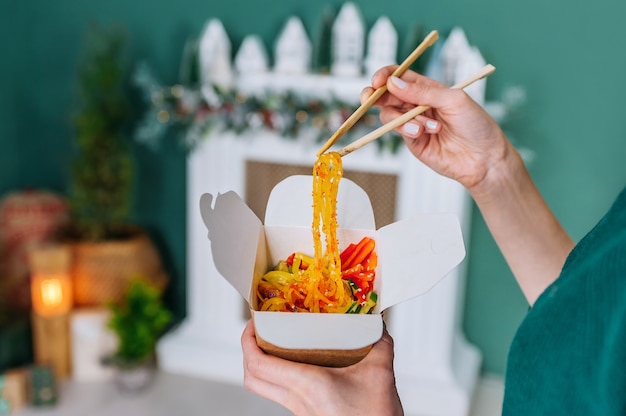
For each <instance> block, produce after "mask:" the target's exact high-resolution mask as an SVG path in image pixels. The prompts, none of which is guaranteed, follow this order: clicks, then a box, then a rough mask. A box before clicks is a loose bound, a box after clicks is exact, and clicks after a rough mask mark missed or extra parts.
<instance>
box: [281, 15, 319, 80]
mask: <svg viewBox="0 0 626 416" xmlns="http://www.w3.org/2000/svg"><path fill="white" fill-rule="evenodd" d="M311 51H312V47H311V41H310V40H309V37H308V36H307V34H306V30H305V29H304V25H303V24H302V21H301V20H300V18H298V17H295V16H292V17H290V18H289V20H287V24H286V25H285V27H284V29H283V31H282V32H281V34H280V36H279V37H278V40H277V41H276V64H275V65H274V71H276V72H280V73H288V74H306V73H307V72H309V68H310V66H311Z"/></svg>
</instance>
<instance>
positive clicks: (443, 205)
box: [158, 77, 481, 416]
mask: <svg viewBox="0 0 626 416" xmlns="http://www.w3.org/2000/svg"><path fill="white" fill-rule="evenodd" d="M271 80H272V78H271V77H270V78H267V79H260V78H258V79H256V80H255V79H247V80H245V79H242V80H240V85H241V88H242V89H245V88H252V90H253V89H254V86H255V85H256V86H258V85H265V86H268V85H270V84H271V83H270V81H271ZM281 82H282V83H283V85H282V87H283V88H294V86H296V85H299V86H300V87H302V88H309V91H316V92H318V93H320V92H321V93H324V91H328V90H329V89H330V90H333V89H335V88H338V87H337V85H336V80H335V81H333V82H329V81H328V80H326V83H323V82H321V80H320V79H317V78H315V77H309V78H307V77H304V78H300V79H295V78H289V77H283V78H282V81H281ZM365 84H366V82H364V80H360V79H358V80H352V81H351V82H343V83H342V84H341V85H342V88H343V90H342V91H343V92H342V94H343V95H344V96H346V97H358V96H359V93H360V90H361V86H362V85H365ZM306 85H308V87H306ZM315 85H316V86H317V88H314V87H313V86H315ZM273 86H274V87H276V88H281V85H278V86H277V85H275V84H274V85H273ZM244 87H245V88H244ZM319 146H320V144H319V143H312V142H311V141H310V140H306V139H299V140H292V139H285V138H281V137H278V136H277V135H275V134H274V133H270V132H261V133H255V134H254V135H252V134H245V135H243V136H237V135H235V134H234V133H232V134H231V133H224V134H218V135H214V136H212V137H209V138H207V139H206V140H205V141H203V142H202V143H200V145H199V146H198V147H197V148H196V149H194V151H193V152H192V153H191V155H190V156H189V160H188V163H187V305H188V311H187V317H186V319H185V320H184V322H183V323H182V324H181V325H180V326H179V327H178V328H176V329H175V330H173V331H171V332H170V333H168V334H167V335H166V336H165V337H164V338H162V340H161V342H160V343H159V345H158V353H159V360H160V365H161V366H162V368H163V369H164V370H166V371H168V372H173V373H180V374H187V375H193V376H199V377H202V378H206V379H211V380H216V381H221V382H227V383H232V384H237V385H241V384H242V381H243V368H242V354H241V347H240V337H241V333H242V331H243V329H244V326H245V324H246V318H245V315H244V313H243V310H244V306H243V302H242V299H241V297H240V296H239V294H238V293H237V292H236V291H235V290H234V289H233V288H232V287H231V286H230V285H229V284H228V283H227V282H226V281H225V280H224V279H223V278H222V277H221V276H220V275H219V273H218V272H217V270H216V269H215V266H214V264H213V259H212V254H211V247H210V241H209V240H208V238H207V230H206V228H205V226H204V224H203V222H202V220H201V218H200V210H199V201H200V196H201V195H202V194H203V193H207V192H208V193H211V194H213V195H216V194H217V193H225V192H227V191H231V190H232V191H235V192H237V193H238V194H239V195H240V196H242V197H243V195H244V194H245V193H244V191H245V178H246V172H245V169H246V162H247V161H260V162H269V163H278V164H293V165H298V166H310V167H312V166H313V162H314V160H315V154H316V152H317V150H318V148H319ZM343 164H344V169H345V170H356V171H364V172H372V173H386V174H392V175H396V177H397V189H396V199H397V200H396V204H395V206H396V212H395V217H396V218H395V219H396V220H400V219H405V218H408V217H410V216H412V215H414V214H415V213H418V212H421V213H439V212H448V213H450V212H451V213H455V214H456V215H457V216H458V217H459V220H460V223H461V227H462V231H463V235H464V240H465V242H466V243H467V242H468V241H469V233H470V215H471V204H470V199H469V196H468V194H467V193H466V191H465V190H464V189H463V188H462V187H461V186H460V185H459V184H458V183H456V182H454V181H451V180H449V179H447V178H444V177H442V176H440V175H438V174H435V173H434V172H433V171H431V170H430V169H428V168H427V167H425V166H424V165H423V164H421V163H420V162H419V161H417V159H415V158H414V157H413V156H412V155H411V154H410V153H409V151H408V150H407V149H406V148H405V147H404V146H401V148H400V150H399V151H398V152H397V153H396V154H391V153H379V151H378V148H377V146H375V145H370V146H365V147H364V148H363V149H360V150H359V151H357V152H354V153H352V154H350V155H348V156H346V157H344V161H343ZM370 197H371V195H370ZM465 264H466V262H463V263H461V265H460V266H458V267H457V268H456V269H454V270H453V271H452V272H450V273H449V274H448V275H447V276H446V277H445V278H444V279H443V280H442V281H441V282H440V283H439V284H438V285H437V286H435V287H434V288H433V289H432V290H430V291H429V292H428V293H426V294H425V295H423V296H421V297H418V298H416V299H414V300H411V301H408V302H404V303H402V304H400V305H396V306H394V307H392V308H391V309H390V310H389V311H387V312H386V313H385V321H386V322H387V328H388V330H389V332H390V334H391V335H392V336H393V338H394V341H395V348H396V354H395V362H394V366H395V369H396V379H397V385H398V389H399V393H400V397H401V399H402V402H403V405H404V408H405V412H406V414H407V415H412V414H420V415H422V414H428V415H446V416H454V415H467V414H469V411H470V408H471V398H472V394H473V391H474V388H475V385H476V382H477V378H478V374H479V367H480V361H481V356H480V353H479V352H478V350H477V349H476V348H475V347H474V346H472V345H471V344H469V343H468V342H467V341H466V340H465V337H464V335H463V333H462V330H461V323H462V316H461V313H462V310H463V299H464V292H465V287H464V286H465V274H466V267H465Z"/></svg>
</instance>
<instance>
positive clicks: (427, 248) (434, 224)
mask: <svg viewBox="0 0 626 416" xmlns="http://www.w3.org/2000/svg"><path fill="white" fill-rule="evenodd" d="M312 180H313V179H312V177H311V176H304V175H296V176H291V177H288V178H287V179H285V180H283V181H282V182H280V183H278V184H277V185H276V186H275V187H274V189H273V190H272V192H271V194H270V197H269V200H268V203H267V208H266V214H265V222H264V223H261V221H260V220H259V218H258V217H257V216H256V215H255V214H254V213H253V212H252V210H251V209H250V208H249V207H248V206H247V205H246V204H245V203H244V202H243V200H242V199H241V198H240V197H239V196H238V195H237V194H236V193H235V192H233V191H230V192H226V193H224V194H218V195H217V197H216V198H215V200H214V197H213V195H211V194H204V195H202V197H201V199H200V212H201V215H202V219H203V221H204V223H205V225H206V227H207V229H208V231H209V233H208V237H209V240H210V241H211V251H212V254H213V261H214V263H215V266H216V268H217V270H218V271H219V273H220V274H221V275H222V276H223V277H224V278H225V279H226V280H227V281H228V282H229V283H230V284H231V285H232V286H233V287H234V288H235V289H236V290H237V291H238V292H239V293H240V294H241V296H243V297H244V299H246V300H247V301H248V304H249V305H250V309H251V310H252V314H253V319H254V326H255V331H256V336H257V342H258V344H259V346H260V347H261V348H262V349H263V350H265V351H266V352H267V353H270V354H273V355H277V356H280V357H283V358H287V359H290V360H294V361H299V362H307V363H312V364H318V365H325V366H333V367H339V366H346V365H351V364H354V363H356V362H358V361H359V360H360V359H362V358H363V357H364V356H365V355H366V354H367V352H368V351H369V349H370V348H371V346H372V345H373V344H374V343H375V342H376V341H378V340H379V339H380V337H381V336H382V331H383V320H382V316H381V312H382V311H384V310H385V309H387V308H389V307H390V306H393V305H395V304H397V303H400V302H403V301H406V300H408V299H411V298H414V297H416V296H419V295H422V294H424V293H425V292H427V291H428V290H429V289H431V288H432V287H433V286H434V285H435V284H436V283H437V282H438V281H439V280H441V279H442V278H443V277H444V276H445V275H446V274H447V273H448V272H449V271H451V270H452V269H453V268H454V267H456V266H457V265H458V264H459V263H460V262H461V260H463V258H464V256H465V247H464V244H463V237H462V235H461V227H460V224H459V221H458V218H457V217H456V216H455V215H453V214H418V215H415V216H414V217H412V218H409V219H406V220H402V221H398V222H395V223H393V224H389V225H387V226H385V227H382V228H380V229H378V230H376V228H375V222H374V213H373V210H372V206H371V203H370V200H369V197H368V196H367V194H366V193H365V191H364V190H363V189H361V188H360V187H359V186H358V185H357V184H355V183H354V182H352V181H350V180H349V179H346V178H342V179H341V182H340V184H339V191H338V196H337V221H338V225H339V229H338V230H337V238H338V240H339V245H340V247H339V248H340V250H343V249H344V248H345V247H346V246H348V245H349V244H350V243H358V242H359V240H360V239H361V238H362V237H363V236H369V237H373V238H374V239H375V240H376V251H377V253H378V268H377V270H376V280H375V286H374V290H375V291H376V292H377V293H378V304H377V305H376V307H375V309H374V311H373V313H372V314H369V315H361V314H324V313H288V312H261V311H256V310H255V309H256V307H257V301H256V296H255V289H256V284H257V282H258V280H259V279H260V278H261V277H262V276H263V275H264V274H265V273H266V272H267V271H269V270H271V269H272V268H273V267H274V266H275V265H276V263H278V261H279V260H284V259H286V258H287V257H288V256H289V255H290V254H291V253H293V252H294V251H300V252H303V253H305V254H309V255H312V254H313V237H312V233H311V223H312V218H313V210H312V196H311V192H312V183H313V182H312Z"/></svg>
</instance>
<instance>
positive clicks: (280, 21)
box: [0, 0, 626, 376]
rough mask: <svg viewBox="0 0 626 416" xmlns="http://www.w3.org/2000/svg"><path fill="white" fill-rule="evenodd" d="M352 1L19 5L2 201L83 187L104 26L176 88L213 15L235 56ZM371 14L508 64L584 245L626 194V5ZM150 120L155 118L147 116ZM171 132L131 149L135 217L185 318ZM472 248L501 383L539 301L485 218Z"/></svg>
mask: <svg viewBox="0 0 626 416" xmlns="http://www.w3.org/2000/svg"><path fill="white" fill-rule="evenodd" d="M341 4H342V3H341V2H336V1H325V2H310V1H308V2H304V1H293V0H271V1H268V2H263V3H259V2H258V1H253V0H233V1H228V2H216V1H197V0H178V1H176V2H170V1H162V0H152V1H149V2H148V1H135V2H128V1H122V0H109V1H106V2H95V1H88V2H85V1H74V0H60V1H55V2H50V1H42V0H28V1H22V2H4V3H3V11H2V14H1V16H0V39H2V40H3V42H2V43H3V45H2V48H1V51H2V52H1V53H2V65H0V91H2V96H1V98H0V197H2V196H4V195H8V194H9V193H11V192H15V191H22V190H26V189H44V190H49V191H52V192H55V193H57V194H60V195H66V194H67V193H68V192H69V184H70V176H71V175H70V165H71V163H72V159H73V157H74V155H75V154H76V148H75V143H74V136H75V134H76V133H75V131H74V127H73V124H72V115H73V112H74V111H75V110H76V108H77V106H78V103H77V100H78V98H77V87H76V84H77V81H76V77H77V63H78V61H79V58H80V56H81V53H82V52H83V50H84V48H85V34H86V33H87V31H88V28H89V26H90V25H92V24H93V23H98V24H100V25H102V26H107V25H111V24H118V25H121V26H123V27H125V29H126V32H127V33H128V35H129V36H128V44H129V56H130V58H131V61H133V62H140V61H144V62H148V63H149V65H150V67H151V69H152V70H153V71H154V73H155V74H157V76H158V78H159V79H160V80H161V81H162V82H163V83H165V84H175V83H176V82H178V81H179V74H180V65H181V59H182V58H183V51H184V47H185V44H186V42H187V40H188V39H190V38H194V37H198V35H199V33H200V32H201V30H202V28H203V27H204V25H205V23H206V22H207V20H208V19H209V18H217V19H220V20H221V21H222V23H223V25H224V27H225V28H226V31H227V32H228V35H229V37H230V40H231V42H232V47H233V51H236V50H237V48H238V47H239V45H240V44H241V42H242V40H243V38H244V37H245V36H247V35H249V34H257V35H259V36H260V37H261V39H262V40H263V41H264V43H265V45H266V47H267V48H268V49H272V48H273V43H274V40H275V38H276V36H277V34H278V33H279V31H280V30H281V29H282V27H283V25H284V22H285V20H286V19H287V18H288V17H289V16H291V15H296V16H299V17H300V18H301V19H302V22H303V24H304V26H305V28H306V30H307V31H308V32H309V33H311V34H314V33H317V31H319V28H320V25H322V24H323V22H322V19H323V16H324V14H325V13H326V12H327V11H328V10H329V9H330V10H333V11H335V12H336V10H337V9H338V8H339V7H340V6H341ZM358 6H359V8H360V10H361V12H362V14H363V18H364V19H365V22H366V24H367V25H371V24H372V23H373V22H374V21H375V20H376V19H377V18H378V17H379V16H381V15H385V16H387V17H389V19H390V20H391V21H392V22H393V24H394V26H395V28H396V29H397V31H398V43H399V51H400V54H402V56H399V59H403V57H404V55H405V54H406V52H405V51H407V50H410V49H407V47H406V46H405V45H406V44H408V43H409V39H410V38H411V37H412V36H414V33H415V30H416V29H420V30H422V31H423V32H422V33H426V32H427V31H430V30H432V29H436V30H438V31H439V32H440V33H442V34H444V35H445V34H447V33H449V31H450V30H451V29H452V28H453V27H461V28H462V29H463V30H464V31H465V34H466V36H467V38H468V40H469V42H470V43H471V44H472V45H475V46H476V47H478V48H479V49H480V51H481V53H482V55H483V56H484V58H485V60H486V61H487V62H489V63H492V64H493V65H495V66H496V67H497V71H496V73H495V74H494V75H492V76H491V77H490V78H489V80H488V83H487V92H486V98H487V100H500V99H501V98H502V95H503V94H504V93H505V92H506V91H507V89H508V88H510V87H515V86H517V87H521V88H522V89H523V90H524V91H525V96H526V100H525V102H524V105H523V106H521V108H520V109H519V111H518V112H517V113H516V115H515V117H514V118H511V119H510V120H508V122H507V125H506V131H507V133H508V134H509V135H510V137H511V139H512V140H513V141H514V142H515V143H516V144H517V145H518V146H520V147H521V148H524V149H528V150H530V151H531V152H532V154H533V156H534V157H533V158H532V160H531V161H530V162H529V169H530V172H531V174H532V176H533V178H534V179H535V181H536V183H537V185H538V187H539V189H540V190H541V192H542V193H543V194H544V196H545V198H546V199H547V202H548V204H549V205H550V206H551V207H552V209H553V210H554V212H555V213H556V215H557V216H558V218H560V219H561V221H562V223H563V224H564V226H565V228H566V229H567V230H568V231H569V232H570V234H571V235H572V237H573V238H574V239H575V240H579V239H580V238H581V237H582V236H583V235H584V234H585V233H586V232H587V231H588V230H589V229H590V228H591V227H592V226H593V225H594V224H595V222H596V221H598V220H599V218H600V217H601V216H602V215H603V213H604V212H605V211H606V210H607V209H608V208H609V206H610V204H611V202H612V201H613V199H614V198H615V196H616V195H617V193H618V192H619V191H620V190H621V189H622V187H623V186H624V184H625V183H626V167H625V166H624V158H625V156H626V140H625V136H624V131H623V130H624V129H623V121H624V112H625V111H626V106H624V104H623V101H624V97H625V96H626V82H624V78H623V74H624V73H626V55H625V54H624V53H623V52H621V51H623V44H624V41H626V34H625V33H624V30H623V24H622V23H623V19H624V17H625V16H626V3H624V2H621V1H618V0H598V1H595V2H583V1H571V0H568V1H566V0H553V1H551V2H545V1H541V0H527V1H524V2H502V1H496V0H476V1H473V2H467V1H460V0H440V1H437V2H426V1H408V0H397V1H392V2H380V1H374V0H362V1H360V2H358ZM138 103H139V101H138ZM138 105H139V104H138ZM137 110H138V113H139V114H140V113H141V110H140V107H137ZM168 134H169V135H170V136H171V137H166V139H165V140H163V141H162V143H161V145H160V146H159V147H158V148H156V149H150V148H148V147H146V146H145V145H142V144H139V143H137V142H136V141H134V140H132V138H129V143H130V145H131V148H132V159H133V164H134V166H135V171H136V174H135V177H134V181H133V184H132V189H133V192H132V207H131V217H132V220H133V222H135V223H137V224H139V225H140V226H142V227H143V228H145V229H146V230H147V232H148V233H149V235H150V236H151V238H152V239H153V241H154V242H155V245H156V246H157V248H158V251H159V253H160V255H161V259H162V261H163V263H164V267H165V269H166V270H167V273H168V275H169V279H170V284H169V285H168V287H167V289H166V291H165V294H164V302H165V304H166V305H167V306H168V308H169V309H170V310H171V311H172V313H173V318H174V321H180V320H181V319H182V318H183V317H184V316H185V311H186V304H185V293H186V284H185V274H186V270H185V262H186V258H185V256H186V247H185V241H186V235H185V227H186V219H185V215H186V207H185V201H186V194H185V187H186V182H185V180H186V178H185V175H186V170H185V169H186V159H187V155H188V154H187V150H186V149H185V148H184V147H183V146H181V145H180V142H179V141H178V140H177V139H176V138H175V137H174V133H171V132H170V133H168ZM469 248H470V251H469V257H468V261H469V263H468V278H467V283H466V285H467V287H466V296H465V304H464V318H463V329H464V332H465V334H466V336H467V338H468V340H469V341H470V342H471V343H473V344H474V345H476V346H477V347H478V348H479V349H480V350H481V352H482V353H483V363H482V371H483V372H484V373H487V374H495V375H500V376H502V375H503V374H504V372H505V369H506V356H507V351H508V347H509V344H510V341H511V339H512V337H513V336H514V333H515V331H516V328H517V326H518V324H519V323H520V321H521V320H522V319H523V318H524V315H525V313H526V311H527V310H528V305H527V304H526V302H525V300H524V298H523V296H522V294H521V292H520V291H519V289H518V286H517V285H516V283H515V281H514V279H513V276H512V275H511V273H510V271H509V269H508V268H507V265H506V263H505V261H504V259H503V257H502V256H501V254H500V253H499V251H498V249H497V247H496V245H495V243H494V241H493V240H492V238H491V236H490V234H489V232H488V230H487V228H486V226H485V224H484V222H483V219H482V218H481V215H480V213H479V212H478V211H477V210H474V213H473V219H472V231H471V237H470V241H469ZM1 302H5V299H0V303H1ZM7 319H8V318H7ZM5 324H6V323H5ZM0 336H1V335H0ZM0 342H1V341H0ZM24 345H25V348H24V349H23V350H22V351H23V353H24V354H22V355H21V356H19V355H18V356H17V357H15V356H13V357H6V356H2V355H1V354H0V370H2V369H6V368H10V367H14V366H18V365H21V364H24V363H27V362H28V360H29V351H30V350H29V349H30V348H32V347H30V346H29V345H30V341H29V340H24ZM2 360H4V361H2Z"/></svg>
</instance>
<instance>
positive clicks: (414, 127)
mask: <svg viewBox="0 0 626 416" xmlns="http://www.w3.org/2000/svg"><path fill="white" fill-rule="evenodd" d="M403 130H404V132H405V133H406V134H409V135H411V136H415V135H416V134H417V133H418V132H419V131H420V125H419V124H417V123H406V124H405V125H404V127H403Z"/></svg>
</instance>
